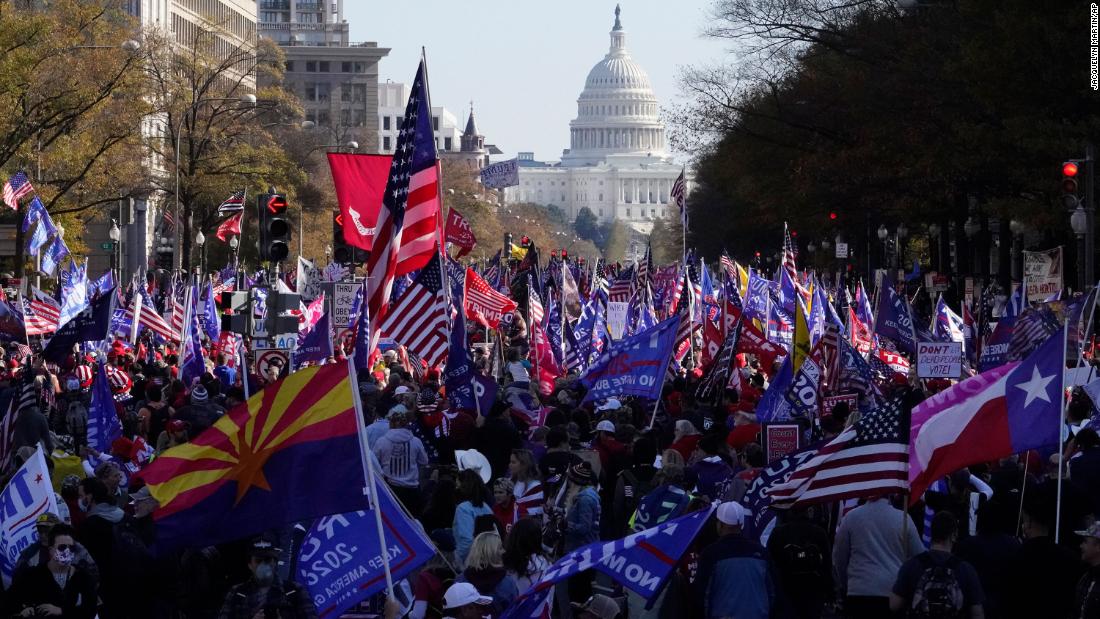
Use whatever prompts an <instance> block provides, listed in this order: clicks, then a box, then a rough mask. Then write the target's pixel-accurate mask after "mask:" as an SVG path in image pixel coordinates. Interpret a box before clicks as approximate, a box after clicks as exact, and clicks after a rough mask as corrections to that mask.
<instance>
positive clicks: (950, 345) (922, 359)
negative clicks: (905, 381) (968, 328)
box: [917, 342, 963, 378]
mask: <svg viewBox="0 0 1100 619" xmlns="http://www.w3.org/2000/svg"><path fill="white" fill-rule="evenodd" d="M962 356H963V351H962V342H917V378H959V377H960V376H961V375H962Z"/></svg>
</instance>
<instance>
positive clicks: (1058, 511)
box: [1021, 290, 1069, 544]
mask: <svg viewBox="0 0 1100 619" xmlns="http://www.w3.org/2000/svg"><path fill="white" fill-rule="evenodd" d="M1024 292H1025V293H1026V292H1027V291H1026V290H1025V291H1024ZM1064 323H1065V324H1064V325H1063V332H1062V366H1061V368H1059V369H1060V372H1061V374H1062V390H1061V391H1059V392H1058V397H1059V398H1060V399H1059V405H1060V406H1059V411H1060V413H1061V414H1060V415H1059V416H1058V496H1057V499H1056V502H1055V506H1054V543H1055V544H1057V543H1058V542H1059V540H1060V537H1061V533H1062V475H1063V473H1062V469H1064V468H1065V467H1064V460H1065V452H1066V450H1065V449H1063V448H1062V432H1063V431H1064V430H1065V427H1066V347H1067V346H1068V345H1069V320H1065V321H1064ZM1025 483H1026V480H1025ZM1021 500H1022V498H1021Z"/></svg>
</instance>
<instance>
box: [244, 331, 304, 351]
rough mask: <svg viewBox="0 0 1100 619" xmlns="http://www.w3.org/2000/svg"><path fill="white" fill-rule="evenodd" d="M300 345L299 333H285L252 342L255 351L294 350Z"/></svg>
mask: <svg viewBox="0 0 1100 619" xmlns="http://www.w3.org/2000/svg"><path fill="white" fill-rule="evenodd" d="M297 345H298V334H297V333H283V334H282V335H276V336H275V337H264V338H256V339H253V340H252V348H253V350H277V349H285V350H292V349H294V348H295V347H296V346H297Z"/></svg>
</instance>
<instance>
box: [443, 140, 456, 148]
mask: <svg viewBox="0 0 1100 619" xmlns="http://www.w3.org/2000/svg"><path fill="white" fill-rule="evenodd" d="M453 144H454V141H453V138H443V150H451V146H452V145H453Z"/></svg>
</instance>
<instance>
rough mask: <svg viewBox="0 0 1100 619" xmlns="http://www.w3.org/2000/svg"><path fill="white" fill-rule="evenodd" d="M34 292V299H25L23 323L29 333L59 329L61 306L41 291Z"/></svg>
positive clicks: (51, 331) (43, 333) (42, 332)
mask: <svg viewBox="0 0 1100 619" xmlns="http://www.w3.org/2000/svg"><path fill="white" fill-rule="evenodd" d="M34 292H35V298H34V299H23V323H24V324H25V325H26V327H27V335H28V336H30V335H45V334H47V333H53V332H54V331H57V323H58V322H60V321H61V308H60V307H59V306H58V305H57V304H56V302H53V299H51V298H49V297H48V296H46V295H44V294H42V293H41V292H40V291H38V290H35V291H34ZM39 295H41V296H39Z"/></svg>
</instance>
